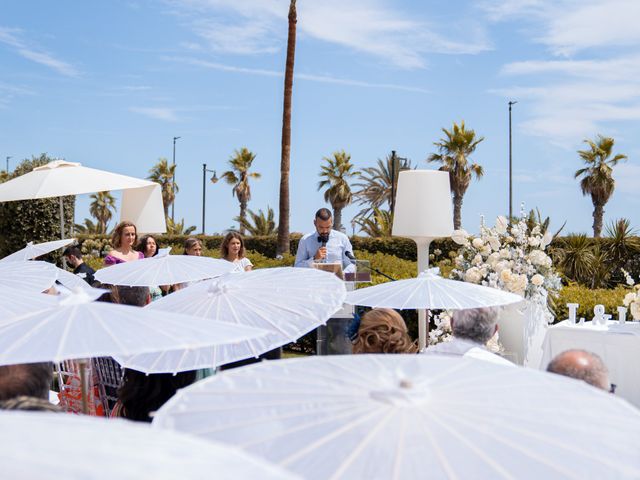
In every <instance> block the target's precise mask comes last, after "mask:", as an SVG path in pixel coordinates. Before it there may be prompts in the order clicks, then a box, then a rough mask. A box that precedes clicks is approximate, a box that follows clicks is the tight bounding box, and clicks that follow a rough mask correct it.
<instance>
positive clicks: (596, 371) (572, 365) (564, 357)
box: [547, 350, 614, 393]
mask: <svg viewBox="0 0 640 480" xmlns="http://www.w3.org/2000/svg"><path fill="white" fill-rule="evenodd" d="M547 372H551V373H556V374H558V375H564V376H565V377H571V378H575V379H578V380H583V381H585V382H587V383H588V384H589V385H593V386H594V387H597V388H601V389H602V390H608V391H611V393H613V389H614V386H613V385H611V384H610V383H609V371H608V370H607V367H606V366H605V364H604V362H603V361H602V359H601V358H600V357H599V356H598V355H596V354H595V353H591V352H587V351H586V350H567V351H566V352H562V353H560V354H558V355H556V356H555V357H554V358H553V360H551V362H549V365H548V366H547Z"/></svg>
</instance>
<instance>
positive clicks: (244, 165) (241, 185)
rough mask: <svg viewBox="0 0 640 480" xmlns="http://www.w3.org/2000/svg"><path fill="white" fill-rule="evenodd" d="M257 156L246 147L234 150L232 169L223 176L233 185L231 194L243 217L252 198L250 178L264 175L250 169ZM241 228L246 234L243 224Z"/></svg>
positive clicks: (231, 162) (242, 232) (231, 159)
mask: <svg viewBox="0 0 640 480" xmlns="http://www.w3.org/2000/svg"><path fill="white" fill-rule="evenodd" d="M255 158H256V154H255V153H253V152H251V150H249V149H248V148H246V147H242V148H241V149H240V150H236V151H235V152H233V155H232V156H231V158H229V166H230V167H231V170H227V171H226V172H223V173H222V176H221V178H222V179H224V180H225V181H226V182H227V183H228V184H229V185H233V188H232V190H231V194H232V195H234V196H235V197H236V198H237V199H238V202H239V203H240V215H239V217H240V218H242V219H244V218H246V211H247V203H249V201H250V200H251V185H250V184H249V179H250V178H255V179H258V178H260V177H261V176H262V175H261V174H260V173H257V172H250V171H249V170H250V169H251V165H252V164H253V161H254V160H255ZM239 230H240V233H241V234H243V235H244V228H243V227H242V224H240V228H239Z"/></svg>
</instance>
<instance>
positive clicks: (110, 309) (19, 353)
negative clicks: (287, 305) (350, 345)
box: [0, 289, 266, 371]
mask: <svg viewBox="0 0 640 480" xmlns="http://www.w3.org/2000/svg"><path fill="white" fill-rule="evenodd" d="M92 290H93V292H89V293H93V295H92V296H89V293H88V292H87V291H86V290H83V291H78V292H74V293H73V294H71V295H66V296H61V297H59V298H60V300H59V302H58V305H56V306H55V307H53V308H50V309H46V310H39V311H37V312H33V313H29V314H25V315H21V316H18V317H13V319H12V321H11V322H8V323H4V324H1V325H0V365H10V364H18V363H33V362H47V361H52V362H61V361H63V360H68V359H75V358H88V357H103V356H116V355H120V356H129V355H134V354H138V353H148V352H159V351H163V350H174V349H184V350H186V351H188V350H189V349H194V348H199V347H205V346H206V347H210V348H213V347H220V346H221V345H225V344H228V343H232V344H233V343H237V342H242V341H245V340H247V339H253V338H258V337H260V336H263V335H265V334H266V332H263V331H260V330H257V329H255V328H250V327H244V326H241V325H230V324H225V323H222V322H210V321H205V320H203V319H202V318H199V317H193V316H188V315H180V314H175V313H167V312H160V311H152V310H147V309H144V308H139V307H131V306H128V305H116V304H111V303H102V302H92V300H93V299H95V298H97V297H98V296H100V295H101V294H102V293H103V292H104V291H103V290H98V289H92ZM94 292H95V293H94ZM124 366H125V367H131V368H136V367H140V366H138V365H136V367H134V366H131V365H129V364H126V363H125V365H124ZM136 369H137V370H141V371H145V370H144V369H142V368H136Z"/></svg>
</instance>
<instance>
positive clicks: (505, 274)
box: [500, 268, 513, 285]
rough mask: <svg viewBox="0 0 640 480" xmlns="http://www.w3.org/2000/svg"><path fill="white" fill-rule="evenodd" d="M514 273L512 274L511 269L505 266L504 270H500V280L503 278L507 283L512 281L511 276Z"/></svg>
mask: <svg viewBox="0 0 640 480" xmlns="http://www.w3.org/2000/svg"><path fill="white" fill-rule="evenodd" d="M512 276H513V275H512V274H511V270H509V269H508V268H505V269H504V270H502V271H501V272H500V280H502V282H503V283H504V284H505V285H506V284H507V283H509V282H511V277H512Z"/></svg>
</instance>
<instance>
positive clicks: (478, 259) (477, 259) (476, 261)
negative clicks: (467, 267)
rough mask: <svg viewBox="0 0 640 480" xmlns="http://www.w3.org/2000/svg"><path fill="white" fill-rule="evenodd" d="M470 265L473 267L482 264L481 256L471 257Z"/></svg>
mask: <svg viewBox="0 0 640 480" xmlns="http://www.w3.org/2000/svg"><path fill="white" fill-rule="evenodd" d="M471 263H472V264H473V265H480V264H481V263H482V255H480V254H477V255H476V256H475V257H473V260H471Z"/></svg>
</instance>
